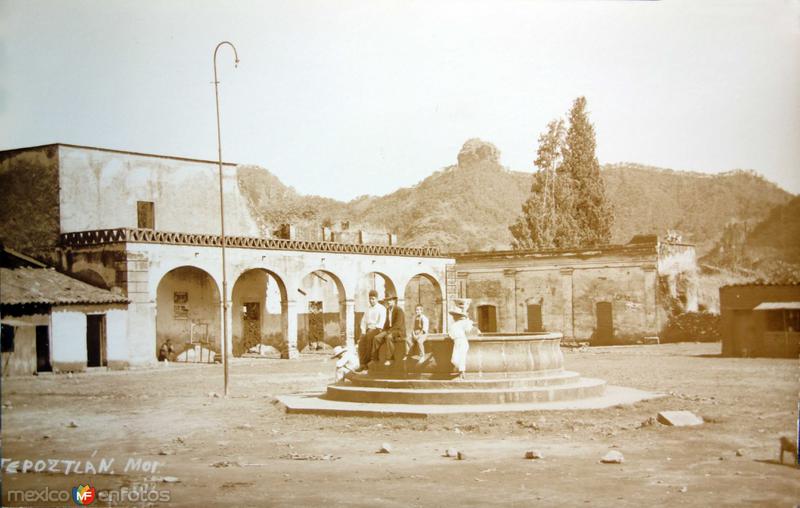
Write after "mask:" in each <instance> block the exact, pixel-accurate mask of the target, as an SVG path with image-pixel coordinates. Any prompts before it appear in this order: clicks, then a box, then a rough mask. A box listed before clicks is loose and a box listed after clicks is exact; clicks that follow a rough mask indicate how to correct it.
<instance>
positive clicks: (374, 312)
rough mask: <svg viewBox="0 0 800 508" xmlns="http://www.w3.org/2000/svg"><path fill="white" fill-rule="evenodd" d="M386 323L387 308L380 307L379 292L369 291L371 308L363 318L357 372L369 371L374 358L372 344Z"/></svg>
mask: <svg viewBox="0 0 800 508" xmlns="http://www.w3.org/2000/svg"><path fill="white" fill-rule="evenodd" d="M385 323H386V307H384V306H383V305H378V292H377V291H375V290H374V289H371V290H370V291H369V307H368V308H367V310H366V312H364V317H362V318H361V338H360V339H359V340H358V361H359V363H360V365H359V367H358V369H357V370H356V372H363V371H365V370H367V364H369V360H370V358H371V356H372V342H373V340H374V339H375V336H376V335H378V334H379V333H381V330H383V325H384V324H385Z"/></svg>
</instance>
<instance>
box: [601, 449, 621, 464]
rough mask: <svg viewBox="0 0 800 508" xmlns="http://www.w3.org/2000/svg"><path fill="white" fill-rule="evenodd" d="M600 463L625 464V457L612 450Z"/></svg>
mask: <svg viewBox="0 0 800 508" xmlns="http://www.w3.org/2000/svg"><path fill="white" fill-rule="evenodd" d="M600 462H602V463H603V464H622V463H623V462H625V457H624V456H623V455H622V453H620V452H618V451H617V450H611V451H610V452H608V453H606V454H605V455H603V458H602V459H600Z"/></svg>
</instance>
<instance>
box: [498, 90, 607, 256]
mask: <svg viewBox="0 0 800 508" xmlns="http://www.w3.org/2000/svg"><path fill="white" fill-rule="evenodd" d="M569 121H570V125H569V130H567V132H566V134H565V133H564V122H563V120H561V119H558V120H553V121H551V122H550V123H549V124H548V126H547V132H546V133H544V134H542V135H541V136H539V148H538V150H537V158H536V161H535V162H534V164H535V165H536V167H537V168H538V169H539V170H538V171H537V172H536V173H534V175H533V183H532V185H531V195H530V197H529V198H528V199H527V200H526V201H525V203H523V205H522V213H521V214H520V216H519V217H518V218H517V221H516V222H515V223H514V224H513V225H511V226H510V227H509V230H510V231H511V234H512V235H513V240H512V246H513V248H514V249H549V248H566V247H581V246H594V245H599V244H604V243H608V242H609V240H610V238H611V224H612V222H613V215H612V211H611V207H610V205H609V204H608V202H607V201H606V198H605V184H604V182H603V180H602V177H601V176H600V164H599V163H598V162H597V157H596V156H595V153H594V152H595V137H594V127H593V126H592V124H591V123H590V122H589V120H588V118H587V116H586V99H585V98H584V97H579V98H578V99H576V100H575V103H574V104H573V106H572V110H571V111H570V115H569Z"/></svg>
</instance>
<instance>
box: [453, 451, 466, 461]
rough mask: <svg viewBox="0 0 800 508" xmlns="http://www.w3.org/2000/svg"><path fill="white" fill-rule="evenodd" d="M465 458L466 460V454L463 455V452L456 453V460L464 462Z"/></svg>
mask: <svg viewBox="0 0 800 508" xmlns="http://www.w3.org/2000/svg"><path fill="white" fill-rule="evenodd" d="M466 458H467V454H466V453H464V452H458V453H456V459H457V460H465V459H466Z"/></svg>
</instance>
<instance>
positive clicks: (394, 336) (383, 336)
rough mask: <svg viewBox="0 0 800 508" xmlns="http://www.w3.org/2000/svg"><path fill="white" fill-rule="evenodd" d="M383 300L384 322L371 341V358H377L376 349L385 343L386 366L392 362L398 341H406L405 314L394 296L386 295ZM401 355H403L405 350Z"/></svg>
mask: <svg viewBox="0 0 800 508" xmlns="http://www.w3.org/2000/svg"><path fill="white" fill-rule="evenodd" d="M383 302H385V303H386V305H387V309H386V323H385V324H384V325H383V331H382V332H381V333H379V334H378V335H376V336H375V340H374V341H373V343H372V360H373V361H378V360H379V358H378V351H379V350H380V348H381V345H383V344H384V343H385V344H386V356H387V360H386V361H385V362H384V365H385V366H387V367H388V366H390V365H392V363H393V359H394V352H395V348H396V347H397V345H398V343H402V344H405V342H406V314H405V312H403V309H401V308H400V306H399V305H397V297H396V296H394V295H392V296H387V297H386V298H385V299H384V300H383ZM383 302H382V303H383ZM403 356H405V352H404V353H403Z"/></svg>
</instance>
